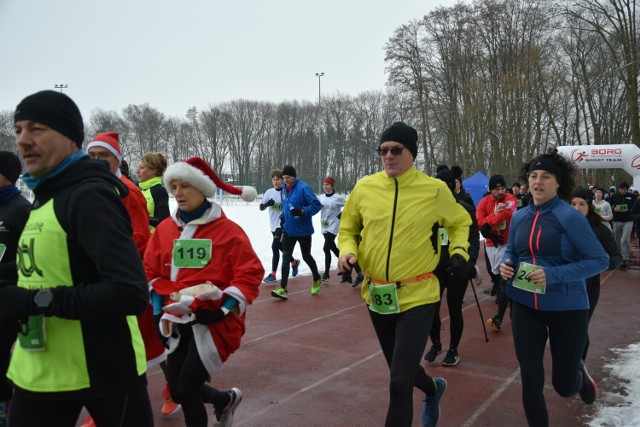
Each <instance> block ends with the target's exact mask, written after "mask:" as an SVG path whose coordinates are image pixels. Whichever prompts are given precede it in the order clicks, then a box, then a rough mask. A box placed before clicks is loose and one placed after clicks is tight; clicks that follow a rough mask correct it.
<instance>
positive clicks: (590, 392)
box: [580, 360, 598, 405]
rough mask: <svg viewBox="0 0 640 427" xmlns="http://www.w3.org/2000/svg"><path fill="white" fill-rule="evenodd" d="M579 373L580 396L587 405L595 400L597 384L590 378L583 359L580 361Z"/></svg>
mask: <svg viewBox="0 0 640 427" xmlns="http://www.w3.org/2000/svg"><path fill="white" fill-rule="evenodd" d="M580 373H581V374H582V388H581V389H580V397H581V398H582V400H583V401H584V403H586V404H587V405H591V404H592V403H593V402H595V401H596V397H597V395H598V386H597V385H596V382H595V381H594V380H593V378H591V375H589V372H587V367H586V366H584V360H581V361H580Z"/></svg>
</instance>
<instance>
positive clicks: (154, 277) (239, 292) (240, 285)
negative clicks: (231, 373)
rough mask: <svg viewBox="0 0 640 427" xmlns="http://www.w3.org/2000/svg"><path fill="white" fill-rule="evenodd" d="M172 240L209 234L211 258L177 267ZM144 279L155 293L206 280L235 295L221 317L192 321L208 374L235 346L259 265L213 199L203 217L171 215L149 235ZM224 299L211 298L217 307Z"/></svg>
mask: <svg viewBox="0 0 640 427" xmlns="http://www.w3.org/2000/svg"><path fill="white" fill-rule="evenodd" d="M176 239H209V240H211V242H212V246H211V259H210V260H209V262H208V263H207V264H206V265H205V266H203V267H202V268H178V267H176V266H175V265H174V262H173V251H174V241H175V240H176ZM144 267H145V271H146V273H147V280H148V281H149V283H150V285H151V286H152V287H153V289H154V290H155V291H156V292H157V293H158V294H160V295H170V294H172V293H174V292H177V291H179V290H181V289H184V288H188V287H190V286H193V285H198V284H201V283H206V282H211V283H212V284H214V285H215V286H217V287H218V288H219V289H220V290H222V292H223V294H225V295H229V296H232V297H233V298H235V299H236V300H238V302H239V304H238V307H237V308H236V309H235V310H234V311H233V312H231V313H230V314H229V315H227V317H226V318H225V319H224V320H223V321H220V322H217V323H214V324H211V325H199V324H196V325H193V326H192V328H193V333H194V338H195V341H196V345H197V347H198V353H199V354H200V357H201V359H202V362H203V364H204V366H205V368H206V369H207V372H208V373H209V375H210V376H211V377H213V376H214V375H215V373H216V372H218V371H219V370H220V369H221V368H222V362H224V361H226V360H227V358H228V357H229V356H230V355H231V353H233V352H234V351H236V350H237V349H238V348H239V347H240V340H241V338H242V335H244V331H245V309H246V307H247V305H248V304H251V303H252V302H253V300H254V299H255V298H256V297H257V296H258V293H259V289H258V288H259V286H260V283H261V282H262V277H263V275H264V268H263V267H262V264H261V262H260V259H259V258H258V256H257V255H256V253H255V252H254V250H253V248H252V246H251V242H250V241H249V238H248V237H247V235H246V234H245V232H244V231H243V230H242V228H240V226H239V225H237V224H236V223H235V222H233V221H231V220H230V219H228V218H227V217H226V215H225V214H224V212H222V208H221V207H220V206H219V205H217V204H215V203H214V204H213V205H212V207H211V209H210V210H209V212H208V213H205V215H204V216H203V217H202V218H199V219H197V220H194V221H191V222H189V223H188V224H184V223H182V221H180V220H179V219H178V217H177V213H176V212H173V214H172V215H171V216H170V217H169V218H166V219H165V220H164V221H162V222H161V223H160V224H159V225H158V227H157V228H156V232H155V233H153V234H152V236H151V240H149V244H148V245H147V250H146V252H145V256H144ZM223 300H224V298H222V299H220V300H219V301H217V302H213V305H212V306H211V308H215V307H219V306H220V305H221V304H222V302H223Z"/></svg>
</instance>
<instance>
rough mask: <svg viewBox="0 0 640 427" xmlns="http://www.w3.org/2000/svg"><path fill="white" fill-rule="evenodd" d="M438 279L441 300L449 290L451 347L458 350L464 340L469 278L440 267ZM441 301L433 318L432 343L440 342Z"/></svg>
mask: <svg viewBox="0 0 640 427" xmlns="http://www.w3.org/2000/svg"><path fill="white" fill-rule="evenodd" d="M435 274H436V277H437V278H438V281H439V282H440V298H442V294H443V292H444V289H445V288H447V307H449V324H450V326H449V328H450V329H451V342H450V346H451V347H453V348H458V344H460V339H461V338H462V330H463V329H464V317H463V316H462V301H463V300H464V294H465V292H467V285H468V284H469V280H467V277H461V276H460V275H454V276H452V275H450V274H449V273H447V271H446V267H443V266H441V265H438V267H437V268H436V270H435ZM441 301H442V299H441V300H440V301H438V302H437V303H436V312H435V315H434V316H433V323H432V324H431V332H430V333H429V336H430V337H431V342H433V343H436V342H440V328H441V326H442V322H441V321H440V304H441Z"/></svg>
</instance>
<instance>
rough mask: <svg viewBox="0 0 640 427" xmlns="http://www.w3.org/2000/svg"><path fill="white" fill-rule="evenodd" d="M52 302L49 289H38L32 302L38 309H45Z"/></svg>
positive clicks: (51, 294)
mask: <svg viewBox="0 0 640 427" xmlns="http://www.w3.org/2000/svg"><path fill="white" fill-rule="evenodd" d="M51 301H53V293H52V292H51V290H50V289H40V290H39V291H38V292H36V295H35V296H34V297H33V302H35V303H36V307H38V308H47V307H49V304H51Z"/></svg>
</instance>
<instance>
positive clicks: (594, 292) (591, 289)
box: [582, 274, 600, 360]
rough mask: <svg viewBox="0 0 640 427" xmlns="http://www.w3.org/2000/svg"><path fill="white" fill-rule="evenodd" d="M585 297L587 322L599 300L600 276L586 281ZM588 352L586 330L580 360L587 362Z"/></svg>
mask: <svg viewBox="0 0 640 427" xmlns="http://www.w3.org/2000/svg"><path fill="white" fill-rule="evenodd" d="M587 296H588V297H589V320H588V322H591V317H592V316H593V312H594V311H595V310H596V306H597V305H598V300H599V299H600V275H599V274H598V275H596V276H594V277H590V278H588V279H587ZM588 352H589V331H588V330H587V342H586V344H585V345H584V351H583V352H582V360H587V353H588Z"/></svg>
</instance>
